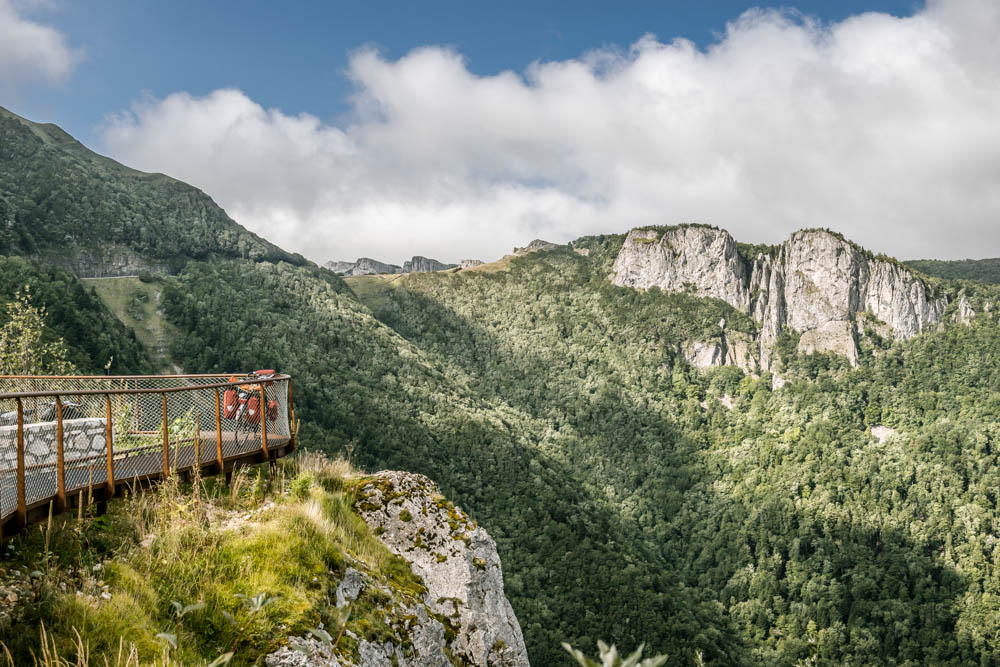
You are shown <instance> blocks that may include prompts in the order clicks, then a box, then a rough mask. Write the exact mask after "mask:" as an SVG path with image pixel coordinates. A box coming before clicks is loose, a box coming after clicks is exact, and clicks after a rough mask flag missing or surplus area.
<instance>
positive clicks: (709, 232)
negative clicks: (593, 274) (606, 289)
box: [614, 227, 749, 310]
mask: <svg viewBox="0 0 1000 667" xmlns="http://www.w3.org/2000/svg"><path fill="white" fill-rule="evenodd" d="M614 271H615V284H616V285H625V286H628V287H641V288H649V287H652V286H654V285H656V286H657V287H659V288H660V289H663V290H666V291H671V292H681V291H684V290H686V289H691V290H693V291H694V293H695V294H696V295H698V296H711V297H715V298H717V299H722V300H723V301H727V302H728V303H730V304H732V305H733V306H735V307H736V308H739V309H740V310H746V308H747V303H748V300H749V294H748V292H747V287H746V269H745V267H744V265H743V260H742V259H740V256H739V253H738V252H737V250H736V242H735V241H733V237H731V236H730V235H729V234H728V233H727V232H720V231H719V230H715V229H710V228H707V227H678V228H676V229H673V230H671V231H669V232H667V233H665V234H662V235H661V234H660V233H659V232H657V231H656V230H653V229H645V230H643V229H635V230H632V231H631V232H629V235H628V238H626V239H625V245H623V246H622V249H621V252H619V254H618V258H617V259H616V260H615V264H614Z"/></svg>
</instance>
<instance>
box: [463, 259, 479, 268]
mask: <svg viewBox="0 0 1000 667" xmlns="http://www.w3.org/2000/svg"><path fill="white" fill-rule="evenodd" d="M482 265H483V260H481V259H463V260H462V261H461V262H460V263H459V267H461V268H463V269H472V268H475V267H477V266H482Z"/></svg>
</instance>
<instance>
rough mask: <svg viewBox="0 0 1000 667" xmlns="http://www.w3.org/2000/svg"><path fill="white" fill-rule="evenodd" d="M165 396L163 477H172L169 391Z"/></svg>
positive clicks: (162, 394)
mask: <svg viewBox="0 0 1000 667" xmlns="http://www.w3.org/2000/svg"><path fill="white" fill-rule="evenodd" d="M160 396H162V397H163V478H164V479H166V478H167V477H170V434H169V433H168V432H167V392H163V393H161V394H160Z"/></svg>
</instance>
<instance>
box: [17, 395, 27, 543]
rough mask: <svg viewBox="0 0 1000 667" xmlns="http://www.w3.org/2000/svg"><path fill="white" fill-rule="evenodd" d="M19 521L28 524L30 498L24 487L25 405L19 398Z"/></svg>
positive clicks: (22, 524)
mask: <svg viewBox="0 0 1000 667" xmlns="http://www.w3.org/2000/svg"><path fill="white" fill-rule="evenodd" d="M17 521H18V523H20V524H21V526H22V527H23V526H26V525H28V498H27V495H26V493H25V489H24V405H23V404H22V403H21V399H20V398H19V399H17Z"/></svg>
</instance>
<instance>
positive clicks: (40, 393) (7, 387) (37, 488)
mask: <svg viewBox="0 0 1000 667" xmlns="http://www.w3.org/2000/svg"><path fill="white" fill-rule="evenodd" d="M294 448H295V409H294V406H293V403H292V381H291V378H290V377H288V376H287V375H282V374H276V373H273V372H271V371H257V372H255V373H250V374H234V375H143V376H104V375H99V376H37V375H33V376H0V531H2V532H0V538H6V537H7V536H9V535H11V534H13V533H15V532H17V531H18V530H20V529H22V528H24V527H25V526H27V525H29V524H31V523H34V522H37V521H40V520H44V519H46V518H47V517H48V514H49V508H50V506H51V508H52V512H53V513H54V514H57V513H60V512H64V511H66V510H69V509H73V508H78V507H80V506H82V505H86V504H89V503H91V502H94V503H98V504H103V503H105V502H107V501H108V500H109V499H111V498H113V497H115V496H116V495H119V494H120V493H122V492H123V491H125V490H135V489H138V488H143V487H146V486H150V485H151V484H154V483H156V482H157V481H159V480H162V479H164V478H167V477H169V476H171V475H180V476H181V477H182V478H185V479H190V478H192V477H193V476H194V474H195V472H197V473H198V474H200V475H217V474H227V475H228V474H229V473H231V472H232V470H233V468H234V467H235V466H237V465H241V464H253V463H260V462H264V461H271V460H274V459H277V458H280V457H282V456H285V455H286V454H288V453H290V452H291V451H293V450H294Z"/></svg>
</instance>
